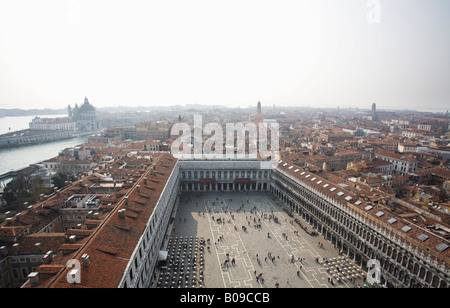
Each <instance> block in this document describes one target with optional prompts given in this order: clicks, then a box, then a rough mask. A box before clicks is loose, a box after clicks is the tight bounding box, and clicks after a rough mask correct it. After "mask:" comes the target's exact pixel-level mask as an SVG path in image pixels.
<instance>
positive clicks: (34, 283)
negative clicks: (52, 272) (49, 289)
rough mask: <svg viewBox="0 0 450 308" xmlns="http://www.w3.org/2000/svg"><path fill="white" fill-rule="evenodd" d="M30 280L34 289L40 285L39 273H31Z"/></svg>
mask: <svg viewBox="0 0 450 308" xmlns="http://www.w3.org/2000/svg"><path fill="white" fill-rule="evenodd" d="M28 279H29V280H30V285H31V286H32V287H35V286H37V285H38V284H39V273H38V272H31V273H30V274H29V275H28Z"/></svg>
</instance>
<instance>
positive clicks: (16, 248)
mask: <svg viewBox="0 0 450 308" xmlns="http://www.w3.org/2000/svg"><path fill="white" fill-rule="evenodd" d="M12 247H13V251H12V253H13V254H14V255H18V254H19V243H15V244H13V245H12Z"/></svg>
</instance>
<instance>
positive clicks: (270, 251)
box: [159, 192, 364, 288]
mask: <svg viewBox="0 0 450 308" xmlns="http://www.w3.org/2000/svg"><path fill="white" fill-rule="evenodd" d="M174 211H175V219H174V221H173V224H172V225H170V226H169V228H168V234H167V235H166V237H167V241H166V245H165V246H166V247H165V248H167V249H168V251H169V259H171V262H169V264H172V265H173V264H177V265H176V270H177V271H178V269H179V264H181V263H182V262H183V264H182V265H184V261H180V260H179V259H177V260H175V254H176V253H177V252H176V250H175V248H174V247H171V246H174V244H173V243H174V242H175V243H176V241H177V240H178V245H179V246H177V247H185V249H184V250H185V252H186V248H187V247H190V246H188V244H189V245H190V244H192V243H193V244H194V251H193V252H189V251H188V252H187V253H188V255H186V258H187V257H189V260H191V259H192V260H193V265H192V267H191V269H193V270H191V273H192V272H194V273H197V274H198V273H200V274H201V275H198V277H197V275H194V276H193V277H194V280H195V282H194V283H192V275H191V276H190V277H189V279H188V278H187V277H185V276H181V275H179V276H178V278H177V280H176V281H177V283H178V284H177V283H175V282H173V281H172V284H170V283H167V280H168V279H170V278H171V276H172V275H173V272H165V273H162V274H161V275H160V279H159V282H160V285H159V286H160V287H164V286H166V287H170V286H172V287H176V286H178V287H193V286H195V287H199V286H202V287H207V288H259V287H263V288H273V287H276V286H278V287H280V288H290V287H294V288H328V287H353V286H355V285H362V284H363V283H364V282H363V279H362V278H355V279H352V280H349V279H346V280H344V281H340V282H337V281H336V279H334V281H335V283H334V284H333V285H332V284H331V283H330V282H329V280H328V279H329V278H331V277H332V274H333V273H332V271H331V272H330V269H328V271H327V269H326V268H325V266H324V265H322V264H320V263H319V262H318V260H319V259H320V260H321V259H322V258H327V259H333V258H336V259H339V260H345V261H346V263H347V264H351V261H349V260H347V259H346V258H345V257H341V256H339V254H338V251H337V250H336V249H335V248H334V247H333V246H332V245H331V244H330V243H328V242H327V241H325V240H324V239H323V237H322V236H321V235H318V236H311V235H310V234H308V233H307V232H306V231H305V230H303V229H302V228H301V227H300V226H299V225H298V224H297V223H295V222H294V219H295V218H298V219H300V221H301V223H302V225H303V226H306V227H307V229H308V230H310V231H312V228H311V227H310V226H309V225H308V224H307V223H306V222H305V221H303V220H302V219H301V218H300V217H299V216H298V215H296V214H294V217H293V218H292V217H289V216H288V214H287V213H286V212H284V211H283V205H282V204H281V203H280V201H278V200H274V199H273V198H272V197H271V196H270V195H269V194H268V193H264V192H229V193H225V192H224V193H217V192H210V193H209V192H206V193H184V194H182V196H181V199H180V202H179V204H178V207H177V208H176V209H175V210H174ZM169 239H170V240H171V241H170V243H169ZM202 239H203V240H204V245H202V244H199V243H200V241H201V240H202ZM189 240H190V242H189ZM180 243H181V244H180ZM319 243H321V245H319ZM180 245H183V246H180ZM199 247H200V249H203V250H197V248H199ZM177 249H180V248H177ZM178 254H179V252H178ZM200 263H201V265H202V266H200ZM344 263H345V262H344ZM189 266H191V264H190V261H189ZM169 269H170V266H169ZM182 270H184V269H183V267H182ZM172 271H173V270H172ZM335 271H336V270H335ZM183 274H184V273H183ZM180 277H182V278H180ZM200 277H201V279H200ZM164 279H165V280H166V283H165V284H164ZM198 279H200V280H198ZM172 280H174V279H172Z"/></svg>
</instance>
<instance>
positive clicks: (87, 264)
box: [81, 253, 91, 267]
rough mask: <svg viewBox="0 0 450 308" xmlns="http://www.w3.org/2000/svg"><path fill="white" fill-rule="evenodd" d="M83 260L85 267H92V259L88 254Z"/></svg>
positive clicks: (84, 255)
mask: <svg viewBox="0 0 450 308" xmlns="http://www.w3.org/2000/svg"><path fill="white" fill-rule="evenodd" d="M81 259H82V260H83V266H85V267H89V265H91V257H90V256H89V255H88V254H87V253H85V254H83V255H82V256H81Z"/></svg>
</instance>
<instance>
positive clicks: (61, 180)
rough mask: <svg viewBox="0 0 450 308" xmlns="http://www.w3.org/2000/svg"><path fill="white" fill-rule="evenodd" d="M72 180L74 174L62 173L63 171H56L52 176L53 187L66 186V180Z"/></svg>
mask: <svg viewBox="0 0 450 308" xmlns="http://www.w3.org/2000/svg"><path fill="white" fill-rule="evenodd" d="M73 180H74V176H72V175H68V174H67V173H64V172H58V173H57V174H55V175H54V176H52V181H53V185H55V187H57V188H58V189H60V188H63V187H64V186H66V182H67V181H73Z"/></svg>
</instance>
